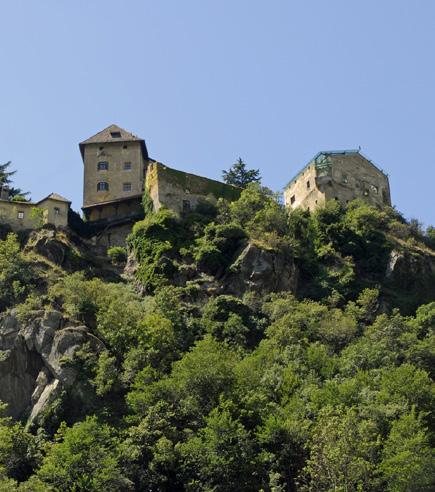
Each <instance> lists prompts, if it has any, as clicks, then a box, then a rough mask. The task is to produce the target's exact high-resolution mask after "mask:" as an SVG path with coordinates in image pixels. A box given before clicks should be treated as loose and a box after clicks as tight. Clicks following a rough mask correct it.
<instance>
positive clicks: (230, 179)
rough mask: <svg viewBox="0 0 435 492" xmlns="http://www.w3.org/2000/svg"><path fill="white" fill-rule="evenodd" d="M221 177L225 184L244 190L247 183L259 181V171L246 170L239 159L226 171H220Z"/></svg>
mask: <svg viewBox="0 0 435 492" xmlns="http://www.w3.org/2000/svg"><path fill="white" fill-rule="evenodd" d="M222 177H223V179H224V181H225V183H227V184H231V185H234V186H239V187H240V188H246V186H247V185H248V184H249V183H258V182H260V181H261V176H260V170H259V169H247V168H246V164H245V163H244V162H243V160H242V159H241V157H239V158H238V159H237V162H235V163H234V164H233V165H232V166H231V167H230V169H229V170H228V171H222Z"/></svg>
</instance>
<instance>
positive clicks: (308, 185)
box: [307, 181, 311, 190]
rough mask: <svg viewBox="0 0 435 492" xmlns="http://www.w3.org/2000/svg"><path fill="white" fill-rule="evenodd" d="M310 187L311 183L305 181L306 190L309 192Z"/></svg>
mask: <svg viewBox="0 0 435 492" xmlns="http://www.w3.org/2000/svg"><path fill="white" fill-rule="evenodd" d="M310 187H311V183H310V182H309V181H307V190H309V189H310Z"/></svg>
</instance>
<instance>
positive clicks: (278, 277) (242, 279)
mask: <svg viewBox="0 0 435 492" xmlns="http://www.w3.org/2000/svg"><path fill="white" fill-rule="evenodd" d="M222 284H223V290H224V292H225V293H227V294H233V295H236V296H241V295H243V294H244V293H245V292H246V291H249V290H251V291H255V292H261V293H269V292H280V291H291V292H295V291H296V288H297V284H298V270H297V267H296V265H295V263H294V261H293V258H292V257H291V255H290V254H285V253H281V252H277V251H273V250H266V249H262V248H260V247H258V246H256V245H255V244H253V243H249V244H248V245H247V246H246V247H245V248H244V249H243V251H242V252H241V253H240V255H239V256H238V257H237V259H236V261H235V262H234V263H233V265H231V267H230V268H229V271H228V273H227V274H226V275H225V277H224V278H223V280H222Z"/></svg>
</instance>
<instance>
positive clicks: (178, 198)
mask: <svg viewBox="0 0 435 492" xmlns="http://www.w3.org/2000/svg"><path fill="white" fill-rule="evenodd" d="M146 188H147V190H148V193H149V194H150V196H151V199H152V200H153V203H154V208H155V210H159V208H161V207H166V208H169V209H171V210H174V211H175V212H177V213H183V212H188V211H189V210H193V209H194V208H195V207H196V206H197V205H198V203H200V202H201V201H205V200H208V201H211V202H212V203H215V202H217V200H218V199H219V198H224V199H226V200H229V201H232V200H237V198H238V197H239V196H240V191H241V190H240V189H239V188H237V187H235V186H231V185H227V184H225V183H221V182H220V181H215V180H213V179H208V178H204V177H202V176H196V175H194V174H189V173H185V172H182V171H177V170H175V169H171V168H169V167H167V166H165V165H163V164H161V163H159V162H155V161H152V162H150V164H149V165H148V172H147V178H146Z"/></svg>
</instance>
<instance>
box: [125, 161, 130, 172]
mask: <svg viewBox="0 0 435 492" xmlns="http://www.w3.org/2000/svg"><path fill="white" fill-rule="evenodd" d="M124 171H131V162H124Z"/></svg>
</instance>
